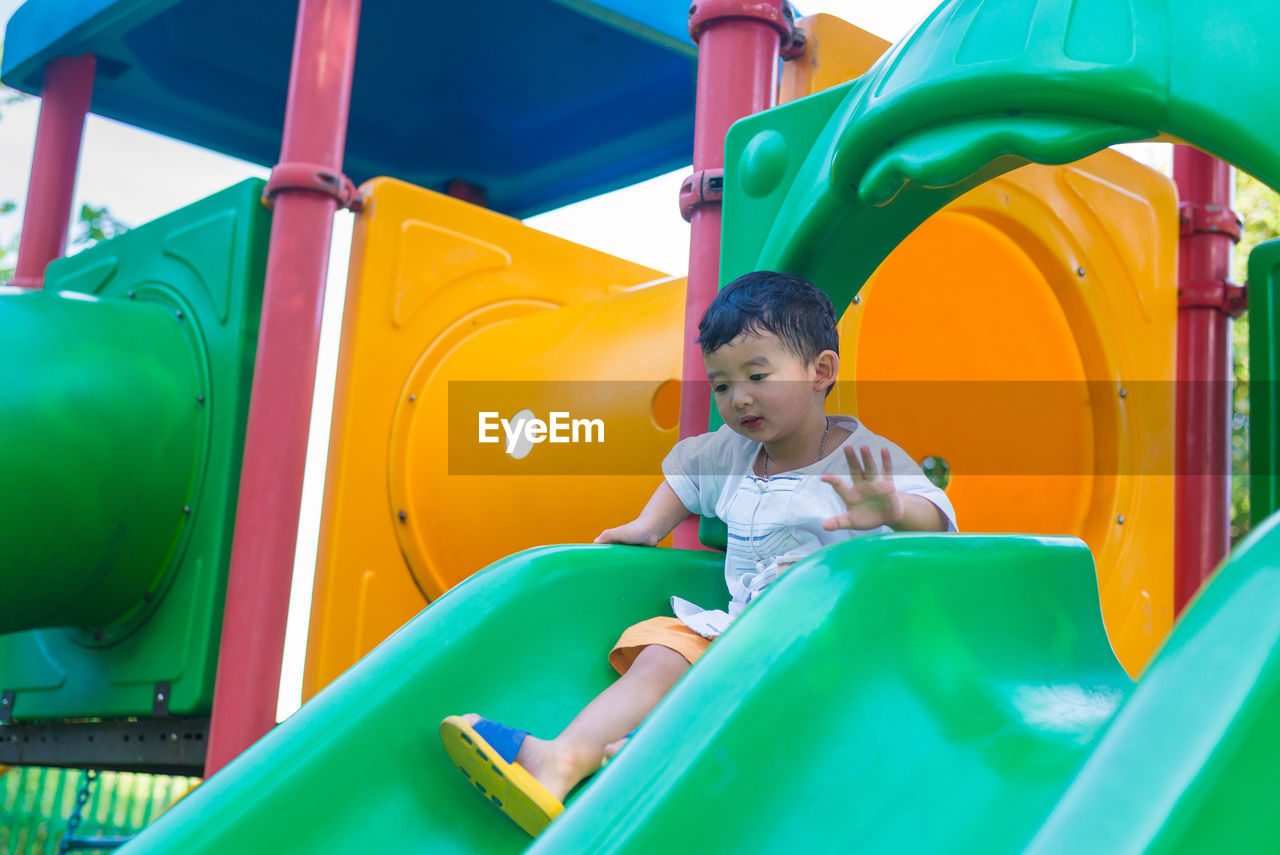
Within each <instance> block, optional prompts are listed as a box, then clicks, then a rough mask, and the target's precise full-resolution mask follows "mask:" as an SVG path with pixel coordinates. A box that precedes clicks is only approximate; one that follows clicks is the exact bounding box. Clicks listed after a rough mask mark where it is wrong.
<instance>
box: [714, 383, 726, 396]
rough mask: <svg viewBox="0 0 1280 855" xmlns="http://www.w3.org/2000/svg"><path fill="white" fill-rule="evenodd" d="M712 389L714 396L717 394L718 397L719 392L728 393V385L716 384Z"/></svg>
mask: <svg viewBox="0 0 1280 855" xmlns="http://www.w3.org/2000/svg"><path fill="white" fill-rule="evenodd" d="M712 388H713V389H715V392H716V394H717V395H719V394H720V393H721V392H727V391H729V384H728V383H717V384H716V385H715V386H713V387H712Z"/></svg>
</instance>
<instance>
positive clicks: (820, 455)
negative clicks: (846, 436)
mask: <svg viewBox="0 0 1280 855" xmlns="http://www.w3.org/2000/svg"><path fill="white" fill-rule="evenodd" d="M825 421H826V424H827V426H826V427H824V428H823V429H822V443H821V444H820V445H819V446H818V459H819V460H821V459H822V458H823V457H824V456H825V455H826V453H827V434H829V433H831V417H830V416H827V417H826V418H825ZM760 450H761V451H762V452H763V453H764V461H763V463H762V464H761V471H762V472H763V473H764V477H765V478H768V477H769V449H767V448H765V447H764V446H763V445H761V446H760Z"/></svg>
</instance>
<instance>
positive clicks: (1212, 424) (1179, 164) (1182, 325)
mask: <svg viewBox="0 0 1280 855" xmlns="http://www.w3.org/2000/svg"><path fill="white" fill-rule="evenodd" d="M1173 176H1174V180H1175V181H1176V182H1177V185H1178V194H1179V197H1180V199H1181V204H1180V205H1179V210H1180V214H1181V220H1182V237H1181V240H1180V241H1179V244H1178V355H1177V362H1178V387H1177V404H1176V409H1177V416H1176V418H1177V426H1176V434H1175V435H1176V448H1175V467H1176V477H1175V486H1174V528H1173V542H1174V559H1173V560H1174V584H1173V592H1174V593H1173V599H1174V609H1175V611H1176V612H1181V611H1182V609H1183V607H1185V606H1186V604H1187V602H1188V601H1189V600H1190V599H1191V598H1192V597H1193V596H1194V595H1195V593H1196V591H1198V590H1199V589H1200V586H1201V585H1202V584H1203V583H1204V581H1205V579H1207V578H1208V577H1209V575H1210V574H1211V573H1212V572H1213V570H1214V568H1215V567H1217V565H1218V562H1220V561H1221V560H1222V559H1223V557H1225V556H1226V554H1227V551H1228V549H1229V548H1230V545H1231V533H1230V522H1231V427H1230V422H1231V382H1232V372H1231V340H1230V324H1229V323H1228V322H1229V320H1230V318H1231V317H1232V316H1233V315H1235V314H1239V311H1240V309H1241V308H1242V299H1243V294H1242V292H1241V290H1240V289H1239V288H1238V287H1236V286H1233V285H1231V284H1230V283H1229V282H1228V279H1227V277H1228V275H1229V273H1230V270H1231V253H1232V249H1233V246H1234V244H1235V242H1236V241H1237V240H1239V237H1240V229H1239V224H1238V220H1237V218H1236V216H1235V214H1234V213H1233V212H1232V211H1231V196H1232V193H1231V180H1232V171H1231V167H1230V166H1229V165H1227V164H1226V163H1223V162H1222V161H1220V160H1218V159H1216V158H1214V157H1212V156H1210V155H1207V154H1205V153H1204V152H1202V151H1199V150H1197V149H1194V148H1191V147H1190V146H1184V145H1179V146H1174V155H1173Z"/></svg>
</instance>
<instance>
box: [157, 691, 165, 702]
mask: <svg viewBox="0 0 1280 855" xmlns="http://www.w3.org/2000/svg"><path fill="white" fill-rule="evenodd" d="M156 700H157V701H163V700H164V692H156Z"/></svg>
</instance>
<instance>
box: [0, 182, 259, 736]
mask: <svg viewBox="0 0 1280 855" xmlns="http://www.w3.org/2000/svg"><path fill="white" fill-rule="evenodd" d="M263 186H264V184H263V182H262V181H259V180H252V181H246V182H243V183H241V184H238V185H236V186H234V187H231V188H229V189H227V190H224V191H222V192H220V193H217V194H215V195H213V196H210V197H209V198H207V199H204V200H202V201H200V202H197V203H195V204H193V205H191V206H189V207H187V208H184V209H182V210H180V211H177V212H175V213H173V214H170V215H168V216H165V217H162V218H160V219H158V220H156V221H154V222H152V223H149V224H147V225H145V226H141V227H139V228H137V229H134V230H133V231H130V232H127V233H126V234H124V235H121V236H119V237H117V238H114V239H112V240H110V241H106V242H104V243H101V244H98V245H97V246H94V247H92V248H91V249H88V250H85V251H83V252H81V253H79V254H77V255H75V256H72V257H70V258H67V259H63V260H61V261H57V262H55V263H54V264H52V265H50V267H49V270H48V273H47V275H46V278H45V290H46V292H47V294H46V295H45V296H43V297H35V298H34V300H35V301H43V302H45V303H49V304H51V305H52V304H55V303H57V304H60V307H59V308H56V309H54V308H51V309H50V311H51V312H53V314H47V315H46V316H45V317H44V322H45V326H44V327H41V328H40V333H39V335H41V336H43V337H44V338H43V339H41V341H42V342H43V344H41V347H42V348H51V349H53V350H54V351H57V352H56V353H54V354H53V355H51V356H49V357H48V358H46V359H41V358H40V356H41V354H40V352H33V351H32V350H31V349H30V348H29V347H28V348H27V349H21V348H22V345H23V343H24V342H25V343H26V344H27V345H28V346H29V345H32V344H35V342H34V341H32V340H29V339H27V338H23V339H19V340H18V342H13V341H10V340H0V364H4V365H6V366H10V368H6V369H5V370H6V371H7V370H10V369H11V367H12V366H15V365H16V366H18V367H20V368H21V369H23V370H25V371H26V372H28V374H29V376H30V377H33V378H36V382H26V383H25V384H24V385H23V386H21V389H23V390H26V391H25V392H22V393H20V394H21V395H23V396H25V397H26V400H18V398H17V395H16V393H14V392H13V391H12V390H10V391H7V392H6V393H5V394H4V395H3V396H0V402H2V405H3V406H4V407H5V422H6V424H14V425H19V426H26V425H30V426H31V427H32V429H33V430H45V429H46V427H47V426H48V425H50V424H56V425H59V426H60V427H59V430H61V431H63V432H64V433H65V434H66V437H64V438H59V437H49V436H42V437H27V438H26V439H25V447H26V448H30V449H34V450H35V454H33V458H34V461H33V462H34V463H35V464H36V465H38V466H43V467H46V468H47V471H48V472H49V473H51V474H55V475H56V477H57V478H58V479H60V480H59V483H61V482H62V481H64V480H66V479H68V478H72V477H74V474H75V473H76V472H77V471H82V472H83V485H82V487H81V490H82V491H84V492H83V493H82V494H77V493H75V492H72V494H71V495H67V496H64V497H62V499H61V502H62V504H61V507H62V508H63V509H64V510H63V511H62V512H60V513H57V512H56V508H57V507H58V506H57V505H55V504H53V503H55V502H57V501H58V497H57V496H52V495H47V494H38V495H37V496H36V497H32V496H29V495H17V496H15V495H14V494H13V493H12V492H10V487H11V485H9V484H2V485H0V506H10V505H13V506H19V505H21V504H22V503H24V502H25V503H32V502H34V501H37V500H38V502H39V508H42V509H46V510H47V512H48V513H56V517H55V518H54V519H50V520H43V521H36V522H33V525H32V528H31V531H30V533H29V538H28V540H27V541H26V543H27V548H28V550H29V551H31V552H32V553H33V556H34V557H35V558H39V550H40V549H53V548H57V549H66V550H72V551H73V552H74V554H75V555H77V556H78V555H81V554H82V553H85V552H86V551H95V550H97V549H98V546H97V545H96V544H97V542H98V541H97V540H92V539H91V540H90V541H89V543H88V545H86V546H84V547H76V546H75V545H74V544H72V545H70V546H69V545H67V544H58V543H56V542H55V541H54V538H56V537H59V536H60V537H61V538H63V539H65V540H67V541H75V540H76V539H77V538H80V537H88V538H96V539H99V540H100V539H102V538H104V537H111V536H112V535H111V532H113V531H114V532H116V533H118V534H119V536H120V537H121V538H122V539H123V540H124V541H125V542H128V543H133V544H137V545H139V546H138V551H137V552H136V557H137V558H138V560H142V558H143V557H145V558H146V560H148V561H150V562H155V561H157V560H158V561H159V564H158V565H157V564H154V563H152V564H148V565H147V566H134V565H132V564H130V563H129V561H124V560H121V561H120V562H117V563H116V564H113V565H106V564H105V559H106V557H107V555H109V554H111V553H110V550H108V552H107V553H106V554H100V555H99V556H98V557H99V560H102V561H104V567H105V570H104V572H105V573H106V576H107V578H105V579H97V580H95V582H94V584H95V585H96V586H97V587H96V588H95V589H93V590H98V591H102V590H105V591H108V592H110V595H111V596H115V597H125V596H126V595H127V596H132V597H136V596H137V593H138V592H139V591H143V592H144V594H143V597H142V601H141V602H136V601H135V602H124V603H123V604H120V606H119V608H115V609H107V610H105V611H108V612H117V613H118V612H121V611H123V612H124V613H123V615H122V616H121V617H119V618H118V619H116V620H113V621H111V622H107V623H103V624H101V625H94V624H93V621H94V620H96V619H100V618H101V617H102V615H103V613H104V612H103V611H102V610H100V609H98V608H97V607H96V606H94V605H93V604H90V603H79V602H77V601H78V600H80V599H83V598H86V597H88V596H89V595H90V594H91V593H92V590H91V589H80V590H72V589H66V590H59V586H62V585H63V584H64V583H65V574H63V575H59V574H53V573H51V574H49V575H48V577H47V579H46V584H47V585H48V590H47V591H46V592H45V594H44V597H45V599H46V600H47V601H52V600H57V601H58V602H59V603H61V605H60V606H59V608H62V609H64V610H65V614H67V615H78V616H79V619H84V620H88V621H89V624H88V625H81V626H72V627H63V628H53V629H39V630H31V631H26V632H17V633H11V634H8V635H4V636H0V691H13V692H15V699H14V704H13V715H14V717H15V718H16V719H19V720H34V719H59V718H71V717H84V716H100V717H119V716H143V715H150V714H151V712H152V708H153V695H154V693H155V685H156V684H157V683H161V682H167V683H169V684H170V692H169V697H168V705H169V711H170V713H173V714H178V715H199V714H206V713H207V712H208V711H209V708H210V706H211V704H212V697H213V680H214V673H215V668H216V663H217V653H218V636H219V630H220V627H221V617H222V601H223V595H224V593H225V587H226V574H227V567H228V564H229V561H230V553H231V534H232V526H233V524H234V520H235V502H236V490H237V488H238V485H239V471H240V459H241V454H242V450H243V443H244V425H245V420H246V417H247V414H248V403H249V390H250V384H251V381H252V377H253V354H254V350H255V347H256V345H257V335H258V316H259V313H260V311H261V306H262V280H263V275H264V271H265V267H266V248H267V239H268V233H269V226H270V215H269V213H268V212H267V211H266V210H265V209H264V208H263V206H262V204H261V195H262V190H263ZM57 292H69V293H78V294H81V295H92V297H93V298H95V300H96V302H95V301H88V300H80V301H79V302H81V303H83V306H82V308H83V317H82V318H81V317H77V318H76V319H75V320H74V321H73V320H71V318H72V316H73V314H74V313H71V312H70V311H69V310H68V309H67V308H66V305H65V303H66V302H67V301H75V298H74V297H70V296H61V297H59V296H58V295H57ZM29 296H30V295H29ZM0 299H3V300H11V299H13V298H12V296H6V297H4V298H0ZM18 299H19V301H20V304H24V303H22V302H21V301H26V300H27V299H28V297H21V296H19V297H18ZM5 311H12V309H9V310H6V309H4V308H0V313H3V312H5ZM37 311H38V310H37ZM179 313H180V314H179ZM161 316H163V319H162V320H160V319H159V318H160V317H161ZM116 323H118V324H119V325H120V326H119V327H118V328H116V329H114V330H110V331H108V330H107V327H111V326H113V325H114V324H116ZM161 331H163V332H161ZM173 331H178V332H179V334H180V335H181V337H182V342H181V344H180V345H179V343H177V342H176V341H175V340H174V336H173ZM32 335H34V333H33V334H32ZM59 335H60V336H61V337H62V340H58V336H59ZM85 342H94V343H95V344H94V345H93V347H92V348H91V349H90V350H89V351H88V352H86V350H85V347H87V345H86V344H85ZM11 347H12V348H15V349H13V350H11V349H10V348H11ZM112 349H118V351H119V352H118V354H117V355H115V356H113V355H112V353H111V350H112ZM157 350H158V351H159V352H158V353H157ZM179 351H180V352H179ZM170 354H175V355H174V356H173V358H174V359H175V360H176V361H177V363H179V364H178V365H173V364H167V365H163V366H161V365H159V364H158V360H159V359H160V358H164V359H166V360H167V359H168V358H169V355H170ZM79 363H82V364H79ZM77 369H78V370H77ZM99 383H103V384H107V385H106V386H105V387H104V388H98V387H97V384H99ZM158 397H159V398H163V399H164V400H158V399H157V398H158ZM201 398H203V400H201ZM112 399H114V401H112ZM113 405H114V407H117V408H119V410H118V412H115V413H109V412H108V411H109V410H110V409H111V407H112V406H113ZM165 420H173V421H174V424H173V425H171V427H172V428H173V436H174V437H176V438H174V439H172V443H173V444H171V445H170V446H167V447H160V448H154V449H147V448H139V445H143V446H145V445H146V444H147V441H146V439H145V436H146V435H150V434H151V432H153V431H155V430H156V429H157V425H158V424H161V423H163V422H164V421H165ZM131 426H137V427H138V429H139V430H145V431H147V432H148V433H147V434H146V435H144V437H142V438H139V437H137V436H130V435H129V431H130V430H131V429H132V428H131ZM192 426H194V440H193V442H192V437H191V433H190V432H189V430H188V429H189V428H190V427H192ZM63 439H65V442H64V441H62V440H63ZM140 439H141V442H140ZM112 449H114V451H115V453H116V454H117V455H118V458H117V459H113V458H111V456H110V451H111V450H112ZM113 480H114V481H116V483H115V492H114V493H113V492H112V490H111V489H110V487H111V484H110V482H111V481H113ZM20 483H25V482H20ZM150 485H161V488H160V490H161V492H160V494H159V498H154V497H153V498H150V499H148V500H147V502H150V504H147V503H142V504H139V502H140V501H141V500H138V501H135V499H136V497H137V496H139V495H143V494H145V495H147V496H152V495H153V492H152V491H151V486H150ZM184 497H185V498H184ZM175 503H176V505H175ZM147 509H149V510H147ZM188 509H189V510H188ZM144 510H145V511H146V513H143V511H144ZM34 516H35V517H38V516H39V514H38V513H36V514H34ZM82 526H83V527H84V532H83V533H82V532H81V528H80V527H82ZM98 526H105V527H106V528H107V533H105V534H104V533H103V532H102V531H98V530H96V527H98ZM7 536H8V537H15V536H17V535H16V534H15V533H13V532H10V533H9V534H8V535H7ZM130 555H131V556H132V555H134V553H131V554H130ZM157 557H158V558H157ZM67 572H71V571H70V570H68V571H67ZM117 579H118V580H119V584H118V585H116V584H115V581H116V580H117ZM29 595H30V594H29ZM68 600H69V601H70V602H68ZM81 608H83V610H84V611H83V612H78V611H77V610H79V609H81ZM66 619H68V620H70V619H71V618H70V617H67V618H66Z"/></svg>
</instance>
